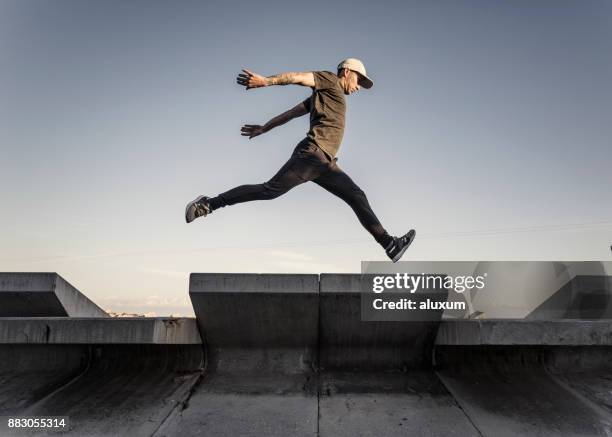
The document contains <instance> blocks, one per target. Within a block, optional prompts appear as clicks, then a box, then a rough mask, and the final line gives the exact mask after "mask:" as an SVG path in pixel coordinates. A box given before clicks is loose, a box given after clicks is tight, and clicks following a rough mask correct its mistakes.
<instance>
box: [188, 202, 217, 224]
mask: <svg viewBox="0 0 612 437" xmlns="http://www.w3.org/2000/svg"><path fill="white" fill-rule="evenodd" d="M208 199H209V197H206V196H200V197H198V198H197V199H195V200H192V201H191V202H189V203H188V204H187V206H186V207H185V221H186V222H187V223H191V222H192V221H194V220H195V219H197V218H198V217H206V216H207V215H208V214H210V213H212V208H211V207H210V203H208Z"/></svg>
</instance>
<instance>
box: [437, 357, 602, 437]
mask: <svg viewBox="0 0 612 437" xmlns="http://www.w3.org/2000/svg"><path fill="white" fill-rule="evenodd" d="M558 348H559V347H549V346H542V345H540V346H517V345H514V346H437V347H436V351H435V354H436V366H437V369H438V370H437V373H438V375H439V376H440V378H441V380H442V381H443V383H444V385H445V386H446V387H447V389H448V390H449V391H450V392H451V393H452V395H453V397H454V398H455V399H456V401H457V402H458V404H459V405H461V407H462V409H463V410H464V411H465V413H466V414H467V415H468V416H469V417H470V419H471V420H472V422H473V423H474V424H475V426H476V427H477V428H478V429H479V431H480V432H481V433H482V434H484V435H495V436H497V435H499V436H516V435H540V436H553V435H563V436H579V435H582V436H590V435H592V436H599V435H609V433H611V432H612V426H611V425H612V421H611V420H610V417H609V415H608V414H606V413H605V412H603V410H602V409H601V408H600V407H598V406H595V405H594V404H593V403H591V402H585V401H584V399H583V397H582V396H577V395H576V393H575V392H574V391H573V390H568V388H567V387H566V386H565V385H564V384H560V383H559V380H558V378H557V377H555V376H552V375H551V372H550V369H549V364H548V363H549V361H551V357H550V355H551V354H552V355H555V354H556V353H557V352H556V351H557V349H558ZM568 349H569V348H566V349H565V350H564V351H561V353H562V354H563V355H565V354H567V353H568V352H569V350H568ZM571 355H573V356H574V359H573V360H572V361H574V362H575V363H576V364H577V365H579V364H580V357H579V354H578V355H577V354H571ZM553 361H557V358H554V360H553ZM561 361H563V360H561ZM588 361H591V362H593V363H594V362H595V361H594V360H589V359H588V358H585V359H584V360H583V362H588ZM565 364H567V363H565ZM558 369H559V370H561V367H558Z"/></svg>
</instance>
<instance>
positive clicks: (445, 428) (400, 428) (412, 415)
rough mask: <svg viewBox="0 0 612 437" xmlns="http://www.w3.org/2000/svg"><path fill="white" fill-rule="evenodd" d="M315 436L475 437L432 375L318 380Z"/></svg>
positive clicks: (335, 376)
mask: <svg viewBox="0 0 612 437" xmlns="http://www.w3.org/2000/svg"><path fill="white" fill-rule="evenodd" d="M319 404H320V406H319V411H320V414H319V415H320V421H319V435H320V436H322V437H324V436H340V437H342V436H346V437H353V436H364V437H365V436H372V437H375V436H383V435H384V436H461V437H463V436H478V435H479V434H478V431H477V430H476V429H475V428H474V426H473V425H472V424H471V423H470V420H469V419H468V418H467V417H466V416H465V414H464V413H463V411H462V410H461V409H460V408H459V406H458V405H457V403H456V402H455V400H454V399H453V397H452V396H451V395H450V393H449V392H448V391H447V390H446V388H444V386H443V385H442V384H441V383H440V381H439V380H438V377H437V376H436V375H435V374H434V373H433V372H431V371H429V372H428V371H416V372H415V371H413V372H410V373H402V372H387V373H361V374H359V373H354V372H351V373H340V372H334V373H331V374H327V375H324V376H322V382H321V398H320V402H319Z"/></svg>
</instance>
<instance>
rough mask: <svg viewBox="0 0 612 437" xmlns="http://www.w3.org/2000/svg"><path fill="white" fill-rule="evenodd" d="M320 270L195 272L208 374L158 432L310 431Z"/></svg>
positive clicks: (282, 433)
mask: <svg viewBox="0 0 612 437" xmlns="http://www.w3.org/2000/svg"><path fill="white" fill-rule="evenodd" d="M318 293H319V283H318V276H317V275H256V274H247V275H222V274H192V275H191V283H190V289H189V295H190V298H191V301H192V303H193V307H194V311H195V313H196V315H197V319H198V323H199V327H200V332H201V333H202V337H203V339H204V342H205V344H206V348H207V358H208V361H207V364H208V366H207V375H206V378H205V380H204V382H203V384H201V385H200V386H199V387H198V389H197V390H196V391H195V392H194V393H193V395H192V396H191V398H190V399H189V406H188V408H186V409H185V410H183V411H182V412H180V413H177V414H175V415H173V416H172V417H171V418H170V419H169V420H168V421H167V423H166V425H165V426H164V427H163V428H161V429H160V431H159V433H158V434H159V435H168V436H171V435H182V434H183V435H210V436H222V435H227V436H235V435H236V436H237V435H241V436H242V435H245V436H261V435H269V436H286V435H296V436H315V435H316V430H317V397H316V385H315V381H314V379H315V376H316V375H315V371H316V366H317V341H318V311H319V308H318Z"/></svg>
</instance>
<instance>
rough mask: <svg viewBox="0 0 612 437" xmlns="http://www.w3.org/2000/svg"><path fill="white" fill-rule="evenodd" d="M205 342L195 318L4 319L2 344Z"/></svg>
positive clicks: (0, 331)
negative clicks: (201, 337) (202, 339)
mask: <svg viewBox="0 0 612 437" xmlns="http://www.w3.org/2000/svg"><path fill="white" fill-rule="evenodd" d="M2 343H5V344H21V343H30V344H126V343H127V344H201V343H202V341H201V339H200V334H199V333H198V329H197V325H196V320H195V319H193V318H163V317H157V318H144V317H138V318H109V317H105V318H72V317H71V318H64V317H57V318H51V317H41V318H28V319H24V318H2V319H0V344H2Z"/></svg>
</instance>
